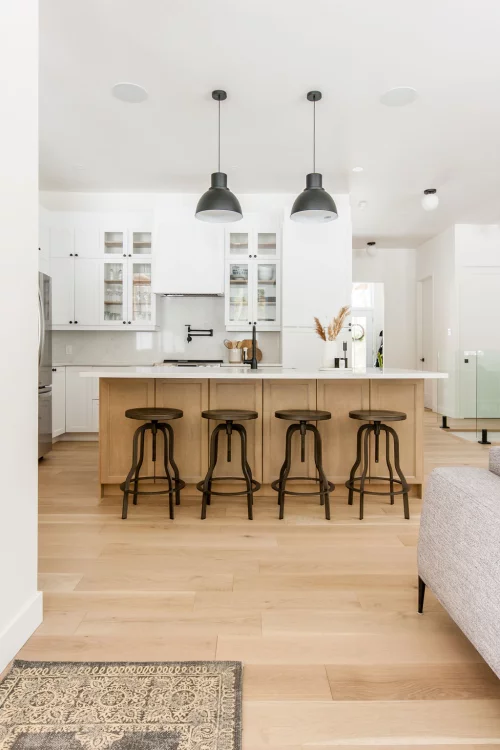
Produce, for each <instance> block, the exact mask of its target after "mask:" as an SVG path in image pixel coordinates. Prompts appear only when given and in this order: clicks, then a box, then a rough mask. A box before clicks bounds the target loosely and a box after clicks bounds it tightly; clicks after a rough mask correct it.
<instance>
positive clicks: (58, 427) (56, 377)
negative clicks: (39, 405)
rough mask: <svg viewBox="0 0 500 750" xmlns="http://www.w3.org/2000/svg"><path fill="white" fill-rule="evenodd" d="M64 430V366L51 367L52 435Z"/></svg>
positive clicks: (62, 432) (57, 434)
mask: <svg viewBox="0 0 500 750" xmlns="http://www.w3.org/2000/svg"><path fill="white" fill-rule="evenodd" d="M65 432H66V368H65V367H53V368H52V437H58V436H59V435H63V434H64V433H65Z"/></svg>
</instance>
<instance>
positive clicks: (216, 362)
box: [162, 359, 224, 367]
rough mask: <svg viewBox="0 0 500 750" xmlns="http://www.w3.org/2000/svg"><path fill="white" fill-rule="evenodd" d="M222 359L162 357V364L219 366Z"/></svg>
mask: <svg viewBox="0 0 500 750" xmlns="http://www.w3.org/2000/svg"><path fill="white" fill-rule="evenodd" d="M223 361H224V360H222V359H164V360H163V362H162V364H164V365H168V366H170V367H220V366H221V365H222V363H223Z"/></svg>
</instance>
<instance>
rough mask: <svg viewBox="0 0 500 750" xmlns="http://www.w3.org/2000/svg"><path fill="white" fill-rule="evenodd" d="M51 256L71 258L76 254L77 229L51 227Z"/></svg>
mask: <svg viewBox="0 0 500 750" xmlns="http://www.w3.org/2000/svg"><path fill="white" fill-rule="evenodd" d="M49 241H50V257H51V258H70V257H73V256H74V254H75V230H74V228H68V227H57V226H51V227H50V229H49Z"/></svg>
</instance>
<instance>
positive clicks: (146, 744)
mask: <svg viewBox="0 0 500 750" xmlns="http://www.w3.org/2000/svg"><path fill="white" fill-rule="evenodd" d="M241 673H242V667H241V664H240V663H239V662H223V661H207V662H163V663H141V664H136V663H113V662H108V663H105V662H98V663H85V662H80V663H68V662H25V661H16V662H14V665H13V667H12V669H11V671H10V672H9V673H8V674H7V676H6V677H5V678H4V680H3V682H2V683H1V684H0V750H63V749H64V750H108V748H112V750H132V748H133V750H240V748H241Z"/></svg>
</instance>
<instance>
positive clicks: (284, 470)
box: [278, 424, 300, 520]
mask: <svg viewBox="0 0 500 750" xmlns="http://www.w3.org/2000/svg"><path fill="white" fill-rule="evenodd" d="M297 430H300V427H299V425H298V424H291V425H290V427H289V428H288V430H287V431H286V448H285V461H284V463H283V466H282V467H281V472H280V484H279V492H278V503H279V506H280V514H279V518H280V520H282V519H283V516H284V514H285V488H286V480H287V478H288V475H289V474H290V469H291V467H292V437H293V435H294V433H295V432H297Z"/></svg>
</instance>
